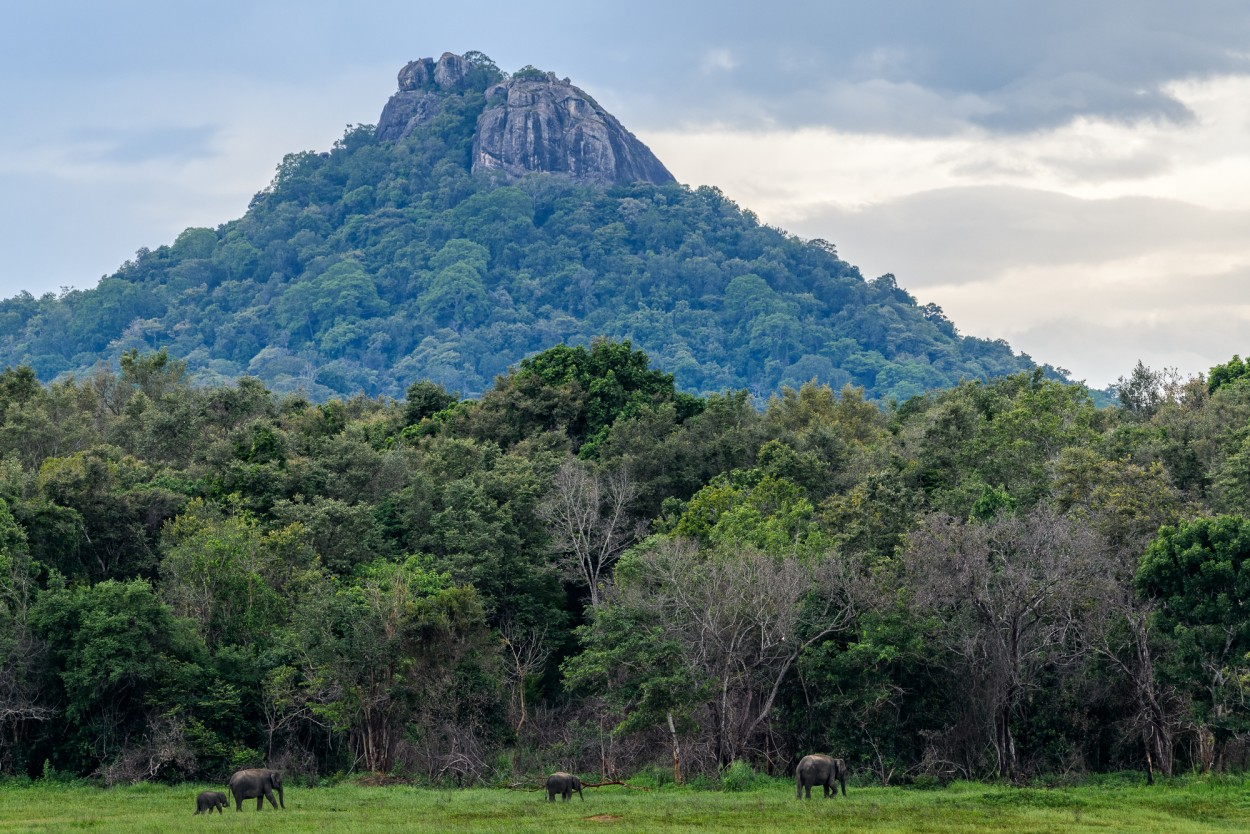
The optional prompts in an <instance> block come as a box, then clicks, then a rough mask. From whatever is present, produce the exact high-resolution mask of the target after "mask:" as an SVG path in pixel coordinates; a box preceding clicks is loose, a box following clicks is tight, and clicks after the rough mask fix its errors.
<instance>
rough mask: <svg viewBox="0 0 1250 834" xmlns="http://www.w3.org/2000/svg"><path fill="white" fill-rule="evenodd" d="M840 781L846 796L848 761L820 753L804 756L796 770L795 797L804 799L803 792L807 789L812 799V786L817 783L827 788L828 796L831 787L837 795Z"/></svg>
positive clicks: (808, 795) (809, 797) (808, 796)
mask: <svg viewBox="0 0 1250 834" xmlns="http://www.w3.org/2000/svg"><path fill="white" fill-rule="evenodd" d="M838 783H841V785H842V795H843V796H846V762H844V761H842V760H841V759H832V758H830V757H828V756H822V755H820V754H819V753H814V754H812V755H810V756H804V757H803V760H802V761H801V762H799V766H798V767H797V768H795V771H794V798H795V799H803V792H804V791H806V792H807V798H808V799H811V798H812V787H813V786H815V785H820V786H822V787H823V788H824V789H825V796H826V797H827V796H829V794H830V789H832V792H833V795H834V796H837V795H838Z"/></svg>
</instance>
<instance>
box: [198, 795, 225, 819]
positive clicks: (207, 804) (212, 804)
mask: <svg viewBox="0 0 1250 834" xmlns="http://www.w3.org/2000/svg"><path fill="white" fill-rule="evenodd" d="M229 804H230V800H228V799H226V795H225V794H224V793H222V792H221V791H203V792H201V793H200V795H199V796H197V797H196V798H195V813H196V815H198V814H211V813H212V812H213V809H214V808H216V809H217V813H219V814H220V813H222V810H221V809H222V808H225V807H226V806H227V805H229Z"/></svg>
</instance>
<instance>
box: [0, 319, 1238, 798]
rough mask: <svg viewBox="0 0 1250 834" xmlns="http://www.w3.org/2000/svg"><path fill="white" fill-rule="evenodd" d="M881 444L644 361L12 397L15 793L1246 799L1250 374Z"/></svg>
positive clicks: (802, 396)
mask: <svg viewBox="0 0 1250 834" xmlns="http://www.w3.org/2000/svg"><path fill="white" fill-rule="evenodd" d="M1119 394H1120V399H1121V405H1120V406H1119V407H1113V408H1105V409H1099V408H1096V407H1095V406H1094V405H1093V404H1092V402H1091V399H1090V396H1089V393H1088V392H1087V391H1086V390H1085V389H1084V388H1082V387H1079V386H1073V385H1066V384H1062V383H1059V382H1056V381H1052V380H1049V379H1046V378H1045V377H1044V376H1043V374H1042V373H1041V372H1040V371H1036V372H1033V373H1026V374H1018V375H1015V376H1009V377H1005V378H1001V379H996V380H993V381H989V382H965V383H963V384H960V385H959V386H957V387H955V388H953V389H950V390H947V391H942V392H938V393H933V394H929V395H926V396H923V397H917V398H913V399H910V400H908V401H907V402H905V403H903V404H902V405H899V406H893V407H888V408H884V409H883V408H880V407H878V406H877V405H874V404H872V403H869V402H867V401H866V400H865V399H864V395H863V392H862V391H861V390H858V389H855V388H851V387H847V388H844V389H843V390H842V391H840V392H834V391H833V390H831V389H830V388H829V387H827V386H819V385H805V386H802V387H801V388H799V389H797V390H795V389H784V390H783V391H782V393H780V394H778V395H777V396H775V397H773V398H771V399H770V400H768V401H767V402H755V401H753V400H752V399H751V397H750V396H748V395H747V394H746V393H745V392H733V393H726V394H720V395H713V396H708V397H701V398H700V397H693V396H690V395H686V394H682V393H680V392H678V391H677V390H676V389H675V387H674V383H673V378H672V377H671V376H670V375H667V374H663V373H659V372H657V371H655V370H653V369H651V368H650V366H649V363H648V359H647V357H646V356H645V355H644V354H643V353H641V352H640V351H637V350H635V349H633V347H632V346H631V345H630V344H628V343H613V342H606V341H599V342H596V343H594V344H593V346H592V347H591V348H589V349H586V348H569V347H564V346H560V347H556V348H552V349H550V350H548V351H546V352H544V353H541V354H538V355H536V356H534V357H532V358H530V359H528V360H526V361H524V362H522V363H521V364H520V365H519V366H518V367H516V368H515V369H513V370H512V371H510V372H509V373H507V374H505V375H503V376H501V377H499V378H498V379H497V380H496V383H495V385H494V387H493V388H491V389H490V390H489V391H487V392H486V393H485V394H483V395H482V396H481V397H480V398H479V399H476V400H460V399H458V398H457V397H456V396H454V395H452V394H450V393H448V392H447V391H446V390H445V389H444V388H443V387H441V386H439V385H437V384H435V383H432V382H418V383H416V384H414V385H412V386H411V387H409V389H408V390H407V395H406V397H405V398H404V399H403V400H401V401H394V400H389V399H385V398H378V399H371V398H366V397H363V396H361V397H355V398H352V399H349V400H338V399H332V400H330V401H328V402H325V403H322V404H314V403H311V402H309V400H308V399H306V398H305V397H303V396H300V395H298V394H293V395H276V394H274V393H273V392H271V391H269V390H267V389H266V388H265V387H264V386H263V385H262V384H261V383H259V382H258V381H257V380H255V379H251V378H243V379H240V380H238V381H237V382H236V383H235V384H231V385H223V386H217V387H209V388H203V387H192V386H190V385H188V383H187V373H186V367H185V366H184V365H183V364H182V363H180V362H177V361H173V360H171V359H170V358H169V356H168V355H167V354H166V353H165V352H163V351H162V352H157V353H147V354H142V353H138V352H129V353H127V354H125V355H123V357H122V360H121V363H120V371H119V372H116V373H115V372H112V371H110V370H107V369H105V368H103V367H102V368H100V369H98V370H97V371H96V372H94V373H93V374H91V375H90V376H88V377H86V378H82V379H70V380H66V381H62V382H57V383H54V384H51V385H44V384H41V383H39V382H38V380H37V378H36V375H35V374H34V372H33V371H32V370H31V369H29V368H25V367H19V368H16V369H13V368H10V369H8V370H6V371H5V372H4V374H3V375H2V376H0V669H2V672H0V770H3V771H4V772H7V773H27V774H32V775H37V774H39V773H41V772H68V773H75V774H81V775H91V774H96V775H99V776H101V777H103V778H104V779H105V781H107V782H117V781H124V780H131V779H181V778H214V779H216V778H218V777H220V776H221V775H222V774H225V773H228V772H229V771H231V770H232V769H234V768H237V767H241V766H247V765H255V764H260V763H262V762H268V763H269V764H271V765H274V766H279V767H282V768H284V769H285V770H287V771H288V772H289V773H301V772H302V773H309V774H317V773H334V772H344V771H352V770H355V771H361V770H365V771H376V772H389V773H400V774H405V775H408V776H410V777H413V778H419V779H422V780H428V781H430V782H444V783H445V782H458V783H466V782H472V781H476V780H486V781H496V780H504V779H509V778H512V777H513V776H514V775H515V774H526V773H534V772H539V771H543V770H547V769H552V768H555V767H562V768H565V769H569V770H577V771H583V772H588V771H589V772H599V771H601V772H603V773H604V774H605V775H608V776H627V775H632V774H636V773H638V772H640V771H642V770H646V769H652V770H653V771H654V772H656V773H675V774H677V775H678V776H679V777H680V778H694V777H697V776H699V775H704V776H714V775H715V774H716V773H717V772H719V771H720V770H721V769H722V768H724V767H726V766H728V765H730V764H732V763H734V762H739V761H741V762H746V763H747V764H749V765H750V766H752V767H753V768H757V769H759V770H767V771H771V772H776V773H783V772H785V771H786V770H787V769H788V768H790V767H792V766H793V763H794V762H796V761H797V759H798V757H799V756H800V755H802V754H804V753H807V752H812V751H831V752H835V753H836V754H838V755H841V756H843V757H845V758H846V759H848V760H849V761H850V762H851V763H852V765H853V766H854V767H855V768H856V769H857V770H858V771H859V772H861V773H869V774H874V775H875V778H877V779H880V780H881V781H883V782H887V783H890V782H904V781H908V780H913V779H917V778H927V779H946V778H953V777H957V776H958V777H972V778H984V777H1002V778H1012V779H1014V778H1025V777H1028V776H1034V775H1039V774H1048V773H1057V772H1063V773H1069V772H1074V771H1075V772H1088V771H1103V770H1112V769H1125V768H1134V769H1140V768H1146V767H1149V768H1150V769H1151V770H1152V771H1153V772H1154V773H1162V774H1168V773H1172V772H1175V771H1177V770H1179V769H1187V768H1204V769H1210V768H1221V767H1241V766H1242V765H1244V763H1245V758H1246V738H1247V736H1246V734H1247V730H1248V729H1250V727H1248V726H1247V719H1248V718H1250V708H1248V706H1247V704H1246V702H1245V687H1246V681H1247V680H1250V661H1248V660H1247V653H1248V652H1250V618H1247V617H1246V615H1245V606H1246V604H1247V602H1250V570H1247V571H1243V569H1242V565H1243V563H1244V560H1245V559H1246V557H1247V556H1248V555H1250V521H1247V520H1246V515H1247V514H1250V466H1248V465H1247V463H1248V461H1250V375H1247V374H1246V372H1245V366H1244V365H1243V364H1242V363H1241V361H1240V360H1239V359H1236V358H1234V361H1233V362H1230V363H1229V364H1228V365H1226V366H1221V367H1220V368H1216V369H1213V371H1212V373H1211V374H1210V375H1209V379H1208V378H1201V377H1200V378H1195V379H1188V380H1181V379H1177V378H1175V377H1174V376H1169V375H1164V374H1158V373H1155V372H1152V371H1150V370H1149V369H1147V368H1144V367H1142V366H1140V365H1139V366H1138V368H1137V369H1136V370H1135V371H1134V372H1133V373H1132V374H1131V375H1130V376H1129V377H1127V378H1126V379H1123V380H1121V384H1120V386H1119Z"/></svg>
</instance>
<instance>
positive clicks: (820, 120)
mask: <svg viewBox="0 0 1250 834" xmlns="http://www.w3.org/2000/svg"><path fill="white" fill-rule="evenodd" d="M2 19H3V26H2V27H0V113H2V114H3V118H0V251H3V266H0V296H3V297H8V296H11V295H13V294H15V293H18V292H21V291H23V290H26V291H30V292H32V293H35V294H40V293H43V292H47V291H57V290H58V289H59V288H60V287H62V286H73V287H79V288H86V287H90V286H93V285H94V284H95V282H96V281H98V280H99V278H100V276H101V275H104V274H107V273H111V272H113V271H114V270H115V269H116V268H117V267H118V266H119V265H120V264H121V262H122V261H124V260H126V259H127V258H129V257H131V256H132V255H133V253H134V251H135V250H136V249H138V248H139V247H142V246H148V247H156V246H159V245H161V244H163V243H169V242H172V240H173V239H174V237H175V236H176V235H177V234H178V232H180V231H181V230H182V229H184V228H186V227H187V226H199V225H203V226H215V225H217V224H219V223H222V222H225V221H227V220H230V219H233V218H235V217H238V216H240V215H241V214H242V213H243V212H244V210H245V209H246V207H247V203H248V200H249V199H250V198H251V196H252V195H253V194H254V193H255V192H256V191H258V190H259V189H261V188H263V187H264V186H265V185H266V184H267V183H268V181H269V179H270V178H271V176H272V174H273V171H274V169H275V167H276V166H277V164H278V162H279V161H281V158H282V156H283V154H285V153H288V152H291V151H300V150H324V149H327V148H328V147H329V146H330V145H331V144H332V143H333V141H334V140H335V139H336V138H338V137H339V136H340V135H341V134H342V132H343V129H344V127H345V126H346V125H348V124H355V123H370V124H371V123H374V122H376V121H377V116H378V114H379V113H380V112H381V109H382V105H383V104H384V103H385V101H386V99H387V97H388V96H389V95H390V94H391V93H392V92H393V91H394V88H395V74H396V72H397V71H398V69H399V68H400V67H401V66H402V65H403V64H404V63H406V62H407V61H409V60H412V59H414V58H419V57H423V56H433V57H437V56H438V55H439V54H441V53H442V52H444V51H448V50H450V51H453V52H464V51H466V50H470V49H477V50H481V51H483V52H485V53H486V54H488V55H490V56H491V57H492V58H494V59H495V61H496V62H497V63H498V64H499V65H500V67H501V68H503V69H505V70H516V69H518V68H520V67H521V66H523V65H525V64H534V65H535V66H538V67H539V68H541V69H549V70H554V71H555V72H556V73H557V74H558V75H560V76H569V77H571V78H572V80H573V82H574V83H575V84H577V85H578V86H579V87H581V88H582V89H584V90H586V91H587V92H589V93H590V94H591V95H593V96H595V98H596V99H598V100H599V102H600V103H602V104H603V105H604V106H605V107H607V108H608V109H609V110H610V111H612V112H613V113H614V114H615V115H616V116H618V117H619V118H620V119H621V121H622V122H623V123H624V124H625V125H626V126H627V127H628V128H630V129H631V130H632V131H633V132H634V133H635V134H637V135H638V136H639V138H641V139H642V140H643V141H644V142H646V143H647V144H648V145H650V147H651V149H652V150H653V151H655V152H656V154H657V155H658V156H659V157H660V159H661V160H663V161H664V163H665V164H666V165H667V166H668V168H669V169H670V170H671V171H672V172H673V174H674V175H675V176H676V177H677V179H678V180H680V181H681V182H684V183H689V184H691V185H700V184H711V185H717V186H719V187H721V188H722V189H723V190H724V191H725V192H726V193H727V194H728V195H729V196H730V197H732V198H733V199H735V200H736V201H737V202H738V203H739V204H741V205H743V206H745V207H747V208H750V209H752V210H754V211H755V212H756V213H757V214H758V215H759V216H760V217H761V219H763V220H764V221H765V222H768V223H771V224H773V225H776V226H780V227H782V228H785V229H787V230H790V231H792V232H795V233H797V234H800V235H802V236H804V237H823V238H826V239H828V240H830V241H833V242H834V243H835V244H837V246H838V250H839V253H840V254H841V255H842V257H844V258H845V259H846V260H848V261H850V262H852V263H854V264H857V265H859V266H860V268H861V269H862V270H863V272H864V274H865V275H868V276H875V275H879V274H881V273H883V272H892V273H894V274H895V275H896V276H897V278H898V282H899V284H900V285H902V286H903V287H906V288H907V289H908V290H910V291H911V292H912V293H913V294H914V295H915V296H916V297H917V298H918V299H919V300H920V301H921V302H922V303H925V302H935V303H937V304H939V305H941V306H942V307H943V308H944V309H945V310H946V312H947V315H948V316H949V317H950V318H951V319H952V320H954V321H955V323H956V324H957V325H958V326H959V328H960V330H961V331H962V332H964V333H966V334H971V335H977V336H985V337H990V338H1005V339H1007V340H1008V341H1009V342H1011V344H1012V345H1013V346H1014V347H1015V348H1016V349H1017V350H1023V351H1026V352H1027V353H1029V354H1030V355H1032V356H1033V357H1034V359H1036V360H1038V361H1042V362H1050V363H1052V364H1056V365H1059V366H1062V367H1065V368H1068V369H1070V370H1071V371H1072V372H1073V373H1074V375H1075V376H1076V377H1077V378H1080V379H1086V380H1087V381H1088V382H1089V383H1090V384H1091V385H1093V386H1095V387H1102V386H1103V385H1105V384H1107V383H1108V382H1111V381H1114V380H1115V379H1116V377H1118V376H1120V375H1124V374H1127V373H1128V372H1129V371H1130V370H1131V368H1132V366H1133V365H1134V364H1135V363H1136V361H1137V360H1138V359H1142V360H1144V361H1145V362H1146V363H1147V364H1149V365H1152V366H1154V367H1157V368H1161V367H1165V366H1175V367H1178V368H1179V369H1180V370H1181V371H1183V372H1186V373H1192V372H1197V371H1205V370H1206V369H1207V368H1208V367H1210V366H1211V365H1213V364H1215V363H1217V362H1223V361H1226V360H1227V359H1228V358H1229V357H1230V356H1231V355H1232V354H1233V353H1241V354H1243V355H1244V354H1245V353H1247V352H1248V351H1250V4H1248V3H1245V2H1244V0H1229V1H1228V2H1219V1H1218V0H1211V2H1205V1H1204V0H1190V2H1187V3H1180V2H1172V0H1169V2H1152V0H1097V1H1096V2H1091V0H1050V2H1047V3H1033V2H1012V1H1011V0H985V1H984V2H934V0H914V2H890V0H881V1H880V2H873V3H867V2H863V0H855V2H841V1H840V0H823V1H822V2H785V0H774V2H770V3H761V2H758V0H752V2H739V0H717V2H692V0H680V2H674V0H665V2H633V3H629V4H623V3H614V4H611V5H610V6H609V4H602V3H595V2H589V0H581V2H543V0H526V2H518V0H513V2H509V3H495V2H487V0H475V2H473V3H465V4H451V3H437V4H436V3H422V2H413V0H407V1H406V2H390V0H354V2H351V3H346V2H330V0H302V2H286V3H279V2H265V0H248V2H234V0H217V2H213V3H197V4H180V3H171V2H169V0H161V2H155V1H154V0H108V2H100V1H99V0H82V1H81V2H69V0H65V1H64V2H63V1H62V0H41V2H40V3H38V4H36V3H21V4H17V3H15V4H8V5H7V6H6V8H5V10H4V12H3V18H2Z"/></svg>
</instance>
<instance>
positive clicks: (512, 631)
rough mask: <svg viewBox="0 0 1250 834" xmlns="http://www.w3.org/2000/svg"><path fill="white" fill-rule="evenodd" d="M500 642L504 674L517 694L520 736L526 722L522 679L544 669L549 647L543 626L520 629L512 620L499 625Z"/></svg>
mask: <svg viewBox="0 0 1250 834" xmlns="http://www.w3.org/2000/svg"><path fill="white" fill-rule="evenodd" d="M499 639H500V642H501V643H503V648H504V672H505V674H506V675H507V677H508V683H509V684H510V685H511V686H512V689H513V691H515V692H516V697H517V706H518V712H519V718H518V719H517V723H516V733H517V735H518V736H519V735H520V734H521V728H522V727H524V726H525V719H526V712H525V679H526V678H528V677H530V676H531V675H536V674H538V673H539V672H541V671H542V670H543V669H544V668H546V666H547V659H548V658H549V657H551V644H550V643H549V642H548V641H547V628H546V626H543V627H541V628H539V627H532V628H527V629H523V628H521V627H519V626H517V625H516V623H514V622H512V621H511V620H506V621H504V622H503V623H501V624H500V626H499Z"/></svg>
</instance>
